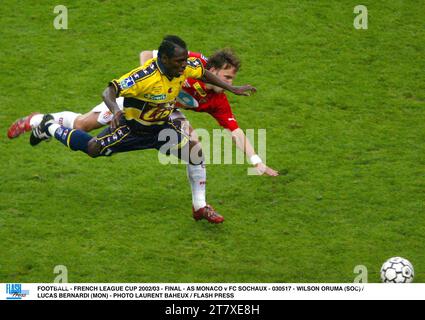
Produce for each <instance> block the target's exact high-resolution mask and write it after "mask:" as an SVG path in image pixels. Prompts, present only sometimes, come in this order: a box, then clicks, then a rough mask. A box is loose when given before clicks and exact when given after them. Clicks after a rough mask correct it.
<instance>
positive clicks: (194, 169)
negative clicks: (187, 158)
mask: <svg viewBox="0 0 425 320" xmlns="http://www.w3.org/2000/svg"><path fill="white" fill-rule="evenodd" d="M187 177H188V178H189V182H190V187H191V189H192V204H193V208H194V209H195V211H196V210H199V209H200V208H203V207H205V206H206V205H207V202H206V200H205V185H206V181H207V170H206V169H205V165H204V164H200V165H193V164H189V163H188V164H187Z"/></svg>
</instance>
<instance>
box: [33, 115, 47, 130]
mask: <svg viewBox="0 0 425 320" xmlns="http://www.w3.org/2000/svg"><path fill="white" fill-rule="evenodd" d="M43 116H44V114H36V115H35V116H33V117H32V118H31V120H30V126H31V128H33V129H34V128H35V127H38V126H39V125H40V123H41V120H43Z"/></svg>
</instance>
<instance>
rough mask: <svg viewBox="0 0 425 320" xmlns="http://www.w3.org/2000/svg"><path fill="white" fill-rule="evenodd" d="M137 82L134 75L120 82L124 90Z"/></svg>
mask: <svg viewBox="0 0 425 320" xmlns="http://www.w3.org/2000/svg"><path fill="white" fill-rule="evenodd" d="M135 84H136V82H135V81H134V79H133V77H128V78H125V79H124V80H122V81H121V82H120V87H121V89H122V90H124V89H128V88H131V87H132V86H134V85H135Z"/></svg>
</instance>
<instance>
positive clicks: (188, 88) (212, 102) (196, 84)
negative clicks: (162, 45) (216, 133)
mask: <svg viewBox="0 0 425 320" xmlns="http://www.w3.org/2000/svg"><path fill="white" fill-rule="evenodd" d="M189 57H196V58H199V59H200V60H201V61H202V63H203V65H204V66H206V64H207V58H205V57H204V55H202V54H201V53H197V52H189ZM182 89H183V90H184V91H185V92H187V93H188V94H190V95H191V96H192V97H193V98H194V99H195V100H196V101H198V104H199V106H198V107H197V108H193V109H188V110H193V111H196V112H207V113H209V114H210V115H212V116H213V117H214V118H215V119H216V120H217V122H218V123H219V124H220V126H222V127H223V128H226V129H229V130H230V131H233V130H236V129H237V128H239V126H238V123H237V121H236V119H235V117H234V115H233V112H232V108H231V107H230V104H229V101H228V100H227V97H226V94H225V93H224V92H222V93H216V92H214V91H213V90H208V89H207V88H206V86H205V83H204V82H202V81H200V80H197V79H190V78H189V79H186V81H185V82H184V84H183V85H182Z"/></svg>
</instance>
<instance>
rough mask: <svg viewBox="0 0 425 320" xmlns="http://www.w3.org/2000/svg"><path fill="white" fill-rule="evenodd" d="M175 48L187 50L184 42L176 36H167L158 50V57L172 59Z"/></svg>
mask: <svg viewBox="0 0 425 320" xmlns="http://www.w3.org/2000/svg"><path fill="white" fill-rule="evenodd" d="M176 47H180V48H182V49H185V50H187V46H186V42H184V40H183V39H182V38H180V37H178V36H174V35H168V36H165V37H164V39H163V40H162V42H161V45H160V46H159V49H158V57H161V56H162V55H163V54H165V55H166V56H167V57H169V58H172V57H174V50H175V48H176Z"/></svg>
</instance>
